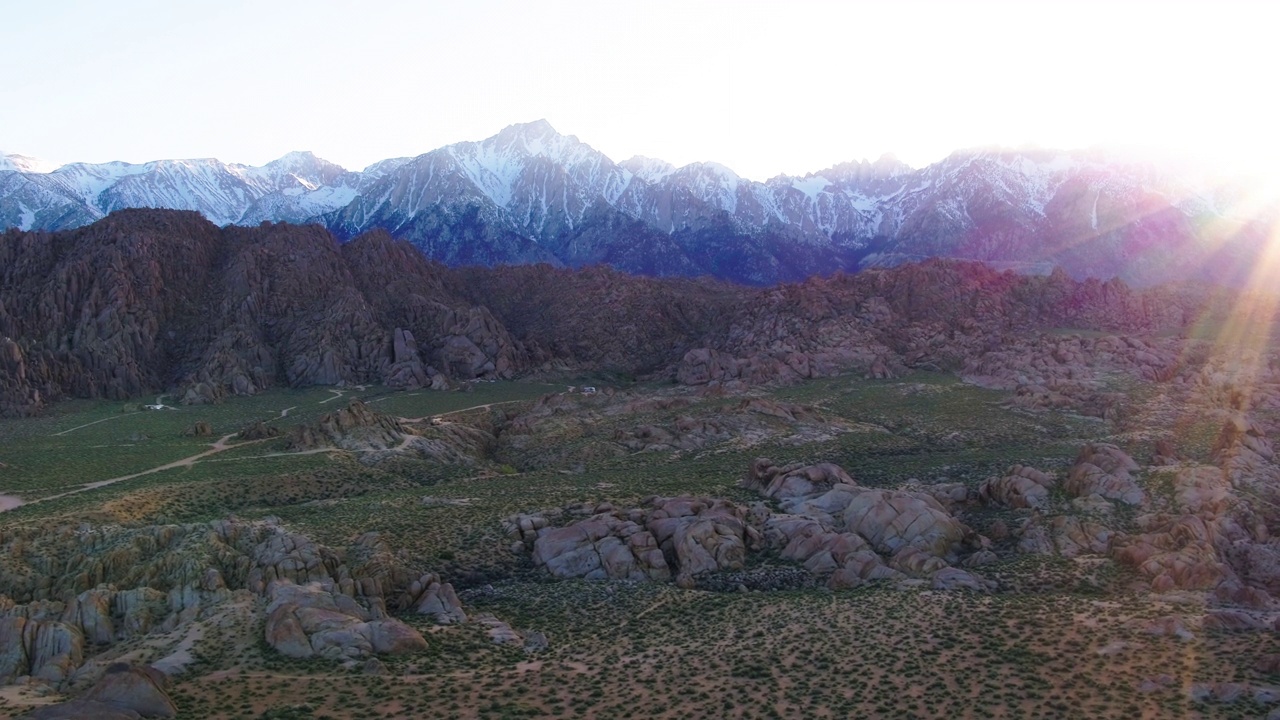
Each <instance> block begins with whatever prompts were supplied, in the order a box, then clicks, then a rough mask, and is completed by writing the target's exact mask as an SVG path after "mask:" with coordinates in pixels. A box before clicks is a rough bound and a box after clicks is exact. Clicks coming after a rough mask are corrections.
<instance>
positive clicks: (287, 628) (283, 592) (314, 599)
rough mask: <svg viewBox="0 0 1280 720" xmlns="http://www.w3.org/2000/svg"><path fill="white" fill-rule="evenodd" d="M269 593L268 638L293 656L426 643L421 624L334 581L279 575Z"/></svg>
mask: <svg viewBox="0 0 1280 720" xmlns="http://www.w3.org/2000/svg"><path fill="white" fill-rule="evenodd" d="M267 599H268V601H269V604H268V606H267V610H266V614H267V622H266V629H265V632H266V639H267V644H268V645H270V646H271V647H273V648H275V649H276V650H277V651H279V652H280V653H281V654H284V655H288V656H289V657H295V658H309V657H321V658H325V659H329V660H352V659H356V658H363V657H365V656H368V655H371V654H388V655H397V654H403V653H411V652H415V651H418V650H425V649H426V647H427V641H426V640H425V639H424V638H423V637H422V635H421V634H420V633H419V632H418V631H417V630H414V629H413V628H411V627H409V626H408V625H406V624H404V623H403V622H400V621H399V620H396V619H395V618H390V617H387V615H386V610H385V608H384V607H383V606H382V603H381V602H366V603H365V604H361V603H360V602H357V601H356V600H355V599H353V598H351V597H349V596H347V595H344V594H342V593H341V592H336V591H335V588H334V587H333V585H332V584H329V583H318V582H313V583H308V584H306V585H294V584H293V583H291V582H289V581H287V580H279V581H275V582H273V583H271V585H270V586H269V587H268V588H267Z"/></svg>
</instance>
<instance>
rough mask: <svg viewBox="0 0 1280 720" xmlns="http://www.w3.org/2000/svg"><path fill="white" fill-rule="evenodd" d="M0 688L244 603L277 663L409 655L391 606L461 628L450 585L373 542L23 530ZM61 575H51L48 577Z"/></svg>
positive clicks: (11, 572) (414, 643)
mask: <svg viewBox="0 0 1280 720" xmlns="http://www.w3.org/2000/svg"><path fill="white" fill-rule="evenodd" d="M0 541H3V543H4V546H5V556H4V557H5V559H4V561H3V564H0V586H3V587H4V589H5V590H6V592H7V597H6V596H0V682H9V681H12V680H13V679H15V678H17V677H20V676H30V677H32V678H36V679H39V680H42V681H45V682H48V683H51V684H60V683H64V682H65V681H68V680H69V679H71V677H72V675H73V674H74V673H76V671H77V669H78V668H79V667H80V666H81V664H82V663H84V662H85V661H86V659H87V658H88V657H89V656H90V655H91V654H93V653H94V652H96V651H98V650H101V649H103V648H107V647H110V646H112V645H114V644H115V643H118V642H121V641H125V640H129V639H132V638H138V637H142V636H146V635H148V634H150V633H154V632H169V631H172V630H174V629H176V628H179V627H184V626H187V625H189V624H191V623H198V622H202V621H204V620H205V619H207V618H210V617H212V616H213V615H214V614H216V613H217V612H218V610H219V608H220V607H222V606H223V605H224V604H225V603H228V602H229V601H232V600H235V601H237V602H240V601H247V602H248V603H249V605H250V607H253V608H256V609H257V611H258V612H261V613H263V615H264V617H265V618H266V619H267V626H266V637H267V641H268V643H269V644H271V645H272V646H273V647H276V648H277V649H278V650H279V651H280V652H282V653H285V654H289V655H293V656H296V657H311V656H312V655H314V656H318V657H326V658H341V659H352V658H356V657H363V656H366V655H369V654H376V653H397V652H411V651H413V650H414V649H418V648H421V647H422V646H424V641H423V640H422V638H421V636H420V635H418V633H417V632H416V631H414V630H412V629H411V628H410V627H409V626H407V625H405V624H404V623H402V622H401V621H399V620H397V619H395V618H394V617H391V616H390V615H389V612H388V608H390V609H391V610H394V611H401V612H419V613H422V614H428V615H431V616H433V617H434V618H435V619H436V620H437V622H441V623H453V622H463V621H465V620H466V614H465V612H464V611H463V610H462V607H461V605H460V604H459V602H458V598H457V595H456V593H455V592H454V590H453V587H452V586H451V585H450V584H449V583H447V582H442V581H441V579H440V578H439V576H437V575H435V574H433V573H430V572H426V571H424V569H421V568H414V567H410V566H408V565H406V563H405V560H404V559H403V558H402V557H401V556H400V555H398V554H397V553H394V552H392V550H391V549H390V548H389V547H387V545H386V544H385V543H384V542H383V541H382V540H381V538H380V537H379V536H378V535H377V534H376V533H366V534H365V535H362V536H361V537H359V538H357V539H356V541H355V542H354V543H353V544H352V545H351V546H349V547H347V548H344V549H342V550H335V549H332V548H329V547H326V546H323V545H319V544H316V543H314V542H312V541H311V540H310V539H308V538H307V537H305V536H303V535H299V534H297V533H292V532H289V531H288V530H286V529H285V528H284V527H282V526H281V525H280V524H279V523H278V522H276V521H274V520H267V521H259V522H244V521H239V520H235V519H230V520H219V521H215V522H213V523H209V524H197V525H169V526H149V527H142V528H121V527H88V526H83V527H78V528H62V529H52V530H51V529H48V528H44V529H42V528H37V527H29V528H23V529H10V530H6V531H5V532H4V533H3V534H2V535H0ZM55 567H56V568H57V571H56V572H55V571H54V568H55Z"/></svg>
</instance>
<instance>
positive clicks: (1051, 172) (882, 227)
mask: <svg viewBox="0 0 1280 720" xmlns="http://www.w3.org/2000/svg"><path fill="white" fill-rule="evenodd" d="M1249 200H1250V198H1248V197H1247V194H1246V193H1244V192H1243V191H1241V190H1240V189H1239V188H1238V187H1233V186H1229V185H1221V184H1215V183H1209V182H1205V181H1203V180H1199V179H1197V178H1193V177H1191V176H1189V175H1188V174H1185V173H1179V172H1174V171H1171V170H1169V169H1168V168H1162V167H1160V166H1157V165H1155V164H1152V163H1150V162H1139V161H1134V160H1128V159H1123V158H1120V157H1118V156H1115V155H1107V154H1104V153H1100V152H1056V151H1041V150H1033V151H1026V150H1020V151H1011V150H986V149H984V150H970V151H961V152H957V153H955V154H953V155H952V156H950V157H948V158H946V159H945V160H943V161H940V162H938V163H935V164H933V165H930V166H928V167H925V168H920V169H913V168H911V167H908V166H907V165H905V164H903V163H901V162H898V161H897V160H895V159H894V158H892V157H891V156H885V157H882V158H881V159H879V160H877V161H875V162H866V161H864V162H852V163H844V164H840V165H836V166H833V167H831V168H828V169H826V170H823V171H820V172H816V173H810V174H809V175H806V176H804V177H792V176H785V175H784V176H778V177H775V178H772V179H770V180H768V181H766V182H755V181H751V180H747V179H744V178H741V177H739V176H738V175H737V174H735V173H734V172H733V171H732V170H730V169H729V168H726V167H724V166H723V165H719V164H716V163H709V162H708V163H693V164H690V165H686V166H684V167H679V168H677V167H675V166H673V165H671V164H669V163H666V162H663V161H661V160H655V159H651V158H644V157H635V158H631V159H629V160H625V161H623V162H620V163H618V162H614V161H613V160H611V159H609V158H608V157H606V156H605V155H604V154H602V153H600V152H598V151H596V150H594V149H593V148H592V147H591V146H589V145H587V144H586V143H583V142H581V141H579V140H578V139H577V138H576V137H574V136H571V135H570V136H566V135H561V134H559V133H558V132H556V131H555V129H554V128H552V127H551V125H550V124H549V123H547V122H546V121H545V120H541V121H537V122H532V123H526V124H521V125H512V126H510V127H508V128H506V129H504V130H503V131H502V132H500V133H498V134H497V135H495V136H493V137H491V138H488V139H486V140H482V141H479V142H462V143H456V144H453V145H448V146H446V147H443V148H440V149H438V150H433V151H431V152H428V153H426V154H423V155H419V156H417V157H414V158H396V159H390V160H384V161H381V162H378V163H375V164H374V165H371V166H370V167H368V168H365V169H364V170H363V171H360V172H353V171H348V170H345V169H343V168H341V167H339V166H337V165H335V164H333V163H330V162H327V161H325V160H322V159H320V158H318V157H316V156H315V155H313V154H311V153H307V152H294V153H289V154H288V155H285V156H284V157H282V158H280V159H278V160H275V161H273V162H271V163H268V164H266V165H264V166H262V167H248V166H245V165H236V164H227V163H222V162H220V161H217V160H213V159H201V160H159V161H155V162H149V163H144V164H137V165H134V164H128V163H119V162H115V163H105V164H97V165H91V164H85V163H73V164H70V165H65V166H62V167H58V168H51V167H47V166H46V165H44V164H42V163H41V162H40V161H38V160H34V159H32V158H28V157H24V156H21V155H4V154H0V228H14V227H16V228H18V229H21V230H58V229H66V228H73V227H77V226H80V225H84V224H87V223H90V222H92V221H94V220H96V219H98V218H101V217H103V216H105V215H106V214H108V213H110V212H112V211H114V210H118V209H121V208H130V207H152V208H172V209H183V210H196V211H199V212H200V213H202V214H203V215H204V216H205V217H207V218H208V219H209V220H210V221H212V222H214V223H217V224H219V225H228V224H240V225H253V224H257V223H260V222H263V221H288V222H294V223H320V224H323V225H325V226H326V227H328V228H329V229H330V230H332V231H333V232H334V233H335V234H336V235H337V236H338V237H339V238H341V239H349V238H351V237H354V236H356V235H358V234H360V233H363V232H367V231H369V230H374V229H379V228H380V229H384V230H386V231H388V232H390V233H391V234H392V235H393V236H397V237H401V238H405V239H407V240H409V241H411V242H413V243H414V244H415V245H417V246H418V247H419V248H421V249H422V250H423V251H424V252H425V253H427V254H428V255H430V256H432V257H434V258H436V259H439V260H442V261H445V262H450V263H484V264H493V263H504V262H508V263H509V262H541V261H545V262H551V263H553V264H566V265H582V264H588V263H596V262H603V263H609V264H612V265H615V266H618V267H620V268H622V269H625V270H631V271H634V272H642V273H649V274H683V275H698V274H712V275H716V276H720V277H724V278H727V279H732V280H738V281H746V282H752V283H765V282H772V281H776V280H786V279H796V278H800V277H804V276H806V275H809V274H813V273H818V272H830V271H831V270H834V269H854V268H857V267H863V266H868V265H883V264H894V263H898V262H901V261H903V260H910V259H917V258H923V257H929V256H947V257H962V258H970V259H977V260H984V261H987V262H992V263H996V264H1005V265H1007V266H1010V267H1014V268H1018V269H1022V270H1027V271H1033V272H1038V271H1045V272H1047V271H1048V270H1049V269H1050V268H1052V267H1053V266H1054V265H1061V266H1062V267H1064V269H1066V270H1067V271H1068V272H1070V273H1072V274H1074V275H1078V276H1096V277H1103V278H1106V277H1111V276H1120V277H1122V278H1125V279H1128V280H1134V281H1138V282H1158V281H1162V280H1167V279H1178V278H1184V277H1195V278H1200V279H1210V280H1226V281H1229V282H1238V281H1239V280H1240V279H1241V278H1242V277H1243V274H1244V273H1246V272H1247V271H1248V269H1249V267H1250V262H1251V261H1250V258H1253V257H1255V256H1256V254H1257V253H1258V252H1260V248H1261V246H1262V245H1263V242H1264V241H1265V239H1266V237H1268V235H1269V233H1270V229H1271V227H1273V226H1275V225H1276V224H1277V223H1276V221H1277V217H1280V214H1278V213H1277V211H1276V205H1275V204H1270V205H1263V206H1259V205H1258V204H1257V203H1255V202H1248V201H1249ZM1259 207H1261V208H1262V209H1259Z"/></svg>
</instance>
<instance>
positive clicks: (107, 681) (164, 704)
mask: <svg viewBox="0 0 1280 720" xmlns="http://www.w3.org/2000/svg"><path fill="white" fill-rule="evenodd" d="M168 685H169V680H168V678H167V677H165V675H164V673H162V672H160V671H158V670H156V669H154V668H151V667H137V666H131V665H129V664H127V663H113V664H112V665H110V666H108V667H107V670H106V673H105V674H103V676H102V678H101V679H100V680H99V681H98V682H97V684H95V685H94V686H93V687H91V688H90V689H89V690H88V691H87V692H85V693H84V694H83V695H81V696H80V697H78V698H76V699H74V700H71V701H68V702H63V703H56V704H53V705H49V706H46V707H42V708H39V709H37V710H34V711H32V712H30V713H27V714H26V715H23V716H21V717H23V718H26V719H27V720H79V719H80V718H102V719H103V720H114V719H115V718H172V717H177V716H178V708H177V706H176V705H174V703H173V700H172V699H171V698H170V697H169V694H168V693H167V692H166V688H167V687H168Z"/></svg>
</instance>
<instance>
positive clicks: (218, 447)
mask: <svg viewBox="0 0 1280 720" xmlns="http://www.w3.org/2000/svg"><path fill="white" fill-rule="evenodd" d="M238 434H239V433H231V434H229V435H223V436H222V437H220V438H218V440H217V441H216V442H214V443H213V444H211V445H210V446H209V449H208V450H205V451H203V452H198V453H196V454H195V455H192V456H190V457H185V458H182V459H181V460H174V461H173V462H171V463H165V464H164V465H158V466H156V467H153V468H151V469H149V470H143V471H142V472H136V473H133V474H131V475H121V476H120V477H113V478H110V479H107V480H95V481H94V482H91V483H85V484H84V485H81V486H80V487H78V488H76V489H74V490H68V491H66V492H62V493H58V494H57V495H49V496H46V497H42V498H39V499H38V500H31V501H29V502H24V501H22V500H19V501H18V502H19V504H21V505H35V504H36V503H42V502H45V501H47V500H57V499H58V498H64V497H67V496H68V495H76V494H79V493H82V492H88V491H90V490H97V489H98V488H103V487H106V486H108V485H114V484H116V483H118V482H124V481H125V480H132V479H134V478H139V477H142V476H143V475H151V474H154V473H158V472H164V471H165V470H173V469H175V468H180V467H191V466H192V465H195V464H196V463H197V462H199V461H200V460H203V459H204V458H207V457H209V456H210V455H216V454H218V453H220V452H224V451H227V450H230V449H232V448H239V447H244V446H245V445H254V444H256V443H260V442H265V441H266V440H269V439H271V438H262V439H261V440H246V441H244V442H242V443H236V444H234V445H231V444H229V441H230V440H231V438H233V437H235V436H236V435H238ZM8 497H12V496H8ZM15 507H17V506H15ZM9 509H12V508H6V507H2V506H0V512H3V511H4V510H9Z"/></svg>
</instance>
